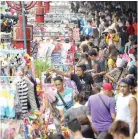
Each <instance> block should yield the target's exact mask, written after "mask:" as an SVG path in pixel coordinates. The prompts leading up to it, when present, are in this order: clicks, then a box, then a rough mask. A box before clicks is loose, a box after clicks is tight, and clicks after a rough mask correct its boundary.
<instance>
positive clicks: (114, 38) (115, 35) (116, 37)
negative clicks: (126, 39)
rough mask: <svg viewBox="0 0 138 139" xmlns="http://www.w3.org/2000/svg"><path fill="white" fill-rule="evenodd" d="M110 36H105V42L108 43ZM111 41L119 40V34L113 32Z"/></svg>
mask: <svg viewBox="0 0 138 139" xmlns="http://www.w3.org/2000/svg"><path fill="white" fill-rule="evenodd" d="M110 40H111V39H110V37H109V35H108V36H107V37H106V43H107V44H109V41H110ZM112 41H113V42H119V36H118V35H117V34H114V37H113V39H112Z"/></svg>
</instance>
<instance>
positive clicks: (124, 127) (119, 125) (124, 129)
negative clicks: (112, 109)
mask: <svg viewBox="0 0 138 139" xmlns="http://www.w3.org/2000/svg"><path fill="white" fill-rule="evenodd" d="M109 133H111V134H112V133H117V134H123V135H124V136H126V137H129V136H130V132H129V125H128V124H127V123H126V122H123V121H121V120H118V121H115V122H113V124H112V125H111V127H110V128H109Z"/></svg>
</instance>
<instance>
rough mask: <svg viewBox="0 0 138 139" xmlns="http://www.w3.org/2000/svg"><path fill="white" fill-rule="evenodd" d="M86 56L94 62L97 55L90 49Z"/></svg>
mask: <svg viewBox="0 0 138 139" xmlns="http://www.w3.org/2000/svg"><path fill="white" fill-rule="evenodd" d="M88 55H89V57H90V59H91V60H96V58H97V56H98V53H97V52H96V50H94V49H92V50H89V52H88Z"/></svg>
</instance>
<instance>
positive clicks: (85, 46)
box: [82, 44, 89, 53]
mask: <svg viewBox="0 0 138 139" xmlns="http://www.w3.org/2000/svg"><path fill="white" fill-rule="evenodd" d="M82 50H83V53H84V52H88V51H89V48H88V45H86V44H84V45H82Z"/></svg>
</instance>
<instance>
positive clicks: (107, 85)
mask: <svg viewBox="0 0 138 139" xmlns="http://www.w3.org/2000/svg"><path fill="white" fill-rule="evenodd" d="M102 90H103V92H104V94H105V95H107V96H109V97H112V96H113V86H112V84H111V83H104V84H103V85H102Z"/></svg>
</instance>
